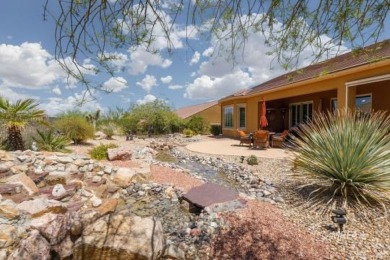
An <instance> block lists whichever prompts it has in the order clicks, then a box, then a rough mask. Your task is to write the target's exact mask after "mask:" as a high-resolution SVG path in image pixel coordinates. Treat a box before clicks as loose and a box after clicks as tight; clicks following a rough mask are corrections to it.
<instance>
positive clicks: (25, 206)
mask: <svg viewBox="0 0 390 260" xmlns="http://www.w3.org/2000/svg"><path fill="white" fill-rule="evenodd" d="M16 209H17V210H20V211H22V212H25V213H27V214H30V215H31V216H32V217H39V216H41V215H43V214H45V213H49V212H55V213H65V212H66V211H67V208H66V207H65V206H64V204H63V203H61V202H58V201H56V200H48V199H44V198H36V199H34V200H27V201H23V202H22V203H20V204H19V205H17V206H16Z"/></svg>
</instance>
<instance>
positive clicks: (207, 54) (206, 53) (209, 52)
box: [202, 47, 214, 57]
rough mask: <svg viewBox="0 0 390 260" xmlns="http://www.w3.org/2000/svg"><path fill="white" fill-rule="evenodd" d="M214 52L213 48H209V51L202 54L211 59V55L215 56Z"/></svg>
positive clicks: (206, 50)
mask: <svg viewBox="0 0 390 260" xmlns="http://www.w3.org/2000/svg"><path fill="white" fill-rule="evenodd" d="M213 52H214V48H213V47H208V48H207V49H205V50H204V51H203V53H202V55H203V56H204V57H210V56H211V55H213Z"/></svg>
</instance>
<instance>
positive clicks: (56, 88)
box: [51, 86, 61, 95]
mask: <svg viewBox="0 0 390 260" xmlns="http://www.w3.org/2000/svg"><path fill="white" fill-rule="evenodd" d="M51 91H52V92H53V93H54V94H57V95H61V89H60V88H59V87H58V86H57V87H54V88H53V89H52V90H51Z"/></svg>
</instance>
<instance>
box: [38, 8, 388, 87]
mask: <svg viewBox="0 0 390 260" xmlns="http://www.w3.org/2000/svg"><path fill="white" fill-rule="evenodd" d="M55 5H58V6H59V8H58V6H55ZM54 7H55V8H54ZM389 9H390V1H389V0H354V1H334V0H319V1H309V0H283V1H281V0H268V1H266V0H258V1H255V0H229V1H227V0H196V1H187V0H186V1H184V0H176V1H173V0H166V1H164V0H56V1H50V2H49V0H47V1H46V3H45V5H44V17H45V18H47V17H51V18H53V19H54V20H55V22H56V30H55V39H56V48H55V57H56V59H57V60H58V61H59V63H60V64H61V66H62V67H63V68H64V69H65V70H66V71H67V73H68V74H69V75H70V76H71V77H73V78H76V79H78V80H79V81H81V82H82V83H84V84H85V86H86V87H87V89H88V90H89V89H90V88H91V87H93V88H101V87H102V86H101V85H94V84H92V82H91V81H89V80H88V75H89V74H95V73H99V72H103V71H104V72H107V73H109V74H110V75H114V74H115V72H116V71H117V67H116V66H115V65H114V64H115V63H114V62H113V61H115V60H116V59H119V58H120V57H119V54H118V53H117V52H115V51H117V50H127V49H128V48H135V47H139V46H142V47H143V48H145V49H146V50H148V51H150V52H157V51H160V50H159V49H156V48H155V47H154V45H153V43H154V42H155V41H156V40H157V39H158V40H160V39H161V38H163V39H165V41H166V48H167V50H168V51H172V50H173V49H174V47H175V46H174V39H173V38H172V35H173V32H174V31H175V29H177V27H176V25H175V23H176V22H178V21H179V20H180V22H183V21H184V24H185V26H186V28H187V29H186V35H187V36H189V35H190V34H191V33H192V32H191V31H190V30H189V28H191V30H194V28H196V29H195V30H197V32H198V34H199V35H202V36H203V37H211V36H212V37H215V39H217V40H218V42H219V47H220V48H219V50H217V51H220V52H221V53H223V54H224V55H227V57H229V58H231V60H232V61H233V62H234V59H235V56H236V55H237V50H242V48H243V47H245V43H246V40H247V39H248V36H249V35H250V34H252V33H259V34H262V35H263V36H264V38H265V40H266V42H265V43H266V45H268V46H269V47H272V51H271V52H269V53H268V54H269V55H272V56H273V57H275V60H276V61H277V62H279V63H280V64H281V65H282V66H283V67H284V68H286V69H287V68H294V67H295V66H296V65H297V64H298V61H299V54H300V53H301V52H302V51H303V50H307V49H311V50H312V51H313V53H312V56H313V60H314V61H318V60H320V59H321V58H324V57H327V55H329V54H332V55H334V54H337V52H338V51H339V50H340V47H341V46H342V44H345V43H346V44H349V45H350V46H351V47H352V48H358V47H364V46H365V45H366V44H367V43H374V42H377V41H378V40H380V39H381V38H380V37H381V35H382V34H383V32H384V26H385V20H386V18H388V17H387V16H388V14H389ZM58 10H59V11H58ZM187 44H188V42H187ZM86 58H88V59H90V60H89V62H88V63H84V62H83V61H84V60H85V59H86Z"/></svg>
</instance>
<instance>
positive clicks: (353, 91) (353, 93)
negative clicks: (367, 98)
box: [346, 86, 356, 111]
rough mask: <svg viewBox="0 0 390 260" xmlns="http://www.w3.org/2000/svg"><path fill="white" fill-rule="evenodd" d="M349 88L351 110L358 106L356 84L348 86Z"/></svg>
mask: <svg viewBox="0 0 390 260" xmlns="http://www.w3.org/2000/svg"><path fill="white" fill-rule="evenodd" d="M346 88H347V108H348V109H350V110H351V111H353V110H355V108H356V103H355V102H356V101H355V100H356V86H346Z"/></svg>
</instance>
